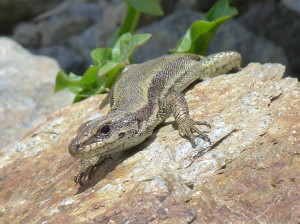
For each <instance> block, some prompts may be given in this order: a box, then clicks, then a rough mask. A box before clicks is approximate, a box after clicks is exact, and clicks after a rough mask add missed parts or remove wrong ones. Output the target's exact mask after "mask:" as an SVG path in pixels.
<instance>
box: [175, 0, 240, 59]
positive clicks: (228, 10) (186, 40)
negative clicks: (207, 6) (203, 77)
mask: <svg viewBox="0 0 300 224" xmlns="http://www.w3.org/2000/svg"><path fill="white" fill-rule="evenodd" d="M236 14H237V10H236V9H235V8H232V7H230V6H229V3H228V1H227V0H221V1H219V2H217V3H216V4H215V5H214V6H213V7H212V9H211V10H210V11H209V12H208V13H207V14H206V18H207V19H208V20H209V21H203V20H198V21H196V22H194V23H193V24H192V25H191V27H190V28H189V29H188V31H187V32H186V34H185V35H184V36H183V37H182V38H181V39H180V40H179V42H178V44H177V46H176V49H173V50H171V52H172V53H175V52H176V53H196V54H201V55H205V53H206V51H207V48H208V46H209V44H210V42H211V40H212V38H213V37H214V34H215V32H216V31H217V29H218V28H219V27H220V26H221V25H222V24H223V23H224V22H225V21H227V20H228V19H230V18H231V17H233V16H234V15H236Z"/></svg>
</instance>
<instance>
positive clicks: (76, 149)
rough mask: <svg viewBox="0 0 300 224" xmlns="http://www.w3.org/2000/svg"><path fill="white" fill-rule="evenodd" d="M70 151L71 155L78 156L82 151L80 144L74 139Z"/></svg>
mask: <svg viewBox="0 0 300 224" xmlns="http://www.w3.org/2000/svg"><path fill="white" fill-rule="evenodd" d="M68 150H69V153H70V154H71V155H74V154H78V152H79V151H80V143H79V142H78V141H76V140H75V139H73V140H72V141H71V143H70V144H69V147H68Z"/></svg>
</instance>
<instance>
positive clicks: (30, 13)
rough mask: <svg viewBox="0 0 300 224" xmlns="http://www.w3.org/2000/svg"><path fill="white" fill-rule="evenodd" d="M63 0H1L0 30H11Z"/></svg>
mask: <svg viewBox="0 0 300 224" xmlns="http://www.w3.org/2000/svg"><path fill="white" fill-rule="evenodd" d="M60 2H61V0H53V1H46V2H45V1H40V0H26V1H22V2H20V1H19V0H1V1H0V24H1V28H0V29H1V30H0V32H1V33H3V32H11V29H12V27H13V26H14V25H16V24H17V23H19V22H23V21H24V20H27V21H28V20H30V19H32V18H34V17H35V16H37V15H38V14H40V13H42V12H44V11H47V10H49V9H51V8H53V7H54V6H56V5H57V4H59V3H60Z"/></svg>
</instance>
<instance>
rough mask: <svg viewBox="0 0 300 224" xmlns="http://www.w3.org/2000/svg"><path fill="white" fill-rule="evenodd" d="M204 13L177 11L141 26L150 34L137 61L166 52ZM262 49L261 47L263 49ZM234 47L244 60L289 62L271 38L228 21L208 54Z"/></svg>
mask: <svg viewBox="0 0 300 224" xmlns="http://www.w3.org/2000/svg"><path fill="white" fill-rule="evenodd" d="M203 19H204V14H202V13H199V12H194V11H189V10H186V11H178V12H175V13H173V14H171V15H170V16H167V17H165V18H163V19H162V20H160V21H158V22H156V23H153V24H152V25H150V26H146V27H143V28H140V29H139V30H138V32H139V33H151V34H152V37H151V39H150V40H149V41H148V42H147V43H146V44H145V45H143V46H141V47H140V48H138V49H137V50H136V52H135V53H134V59H135V61H136V62H143V61H147V60H149V59H152V58H155V57H158V56H160V55H164V54H167V53H169V50H170V49H173V48H175V46H176V44H177V42H178V40H179V39H180V38H181V37H182V36H183V35H184V34H185V33H186V31H187V30H188V28H189V27H190V25H191V24H192V23H193V22H195V21H197V20H203ZM261 49H264V50H263V51H262V50H261ZM228 50H235V51H238V52H240V53H242V55H243V59H244V63H245V64H248V63H249V62H251V61H256V62H261V63H265V62H278V63H283V64H285V65H287V67H288V69H289V66H288V65H289V64H288V60H287V57H286V55H285V52H284V51H283V50H282V48H280V47H279V46H277V45H276V44H275V43H273V42H272V41H270V40H268V39H266V38H263V37H260V36H257V35H255V34H253V33H251V32H250V31H247V30H246V29H245V28H243V27H242V26H241V25H240V24H239V23H237V22H235V21H233V20H230V21H228V22H226V23H225V24H223V25H222V26H221V27H220V29H219V30H218V31H217V33H216V35H215V37H214V38H213V40H212V42H211V44H210V46H209V49H208V54H211V53H215V52H220V51H228Z"/></svg>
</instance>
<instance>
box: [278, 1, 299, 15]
mask: <svg viewBox="0 0 300 224" xmlns="http://www.w3.org/2000/svg"><path fill="white" fill-rule="evenodd" d="M281 2H282V4H284V5H285V6H286V7H287V8H289V9H290V10H294V11H295V12H297V13H298V14H300V2H299V1H298V0H281Z"/></svg>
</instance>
